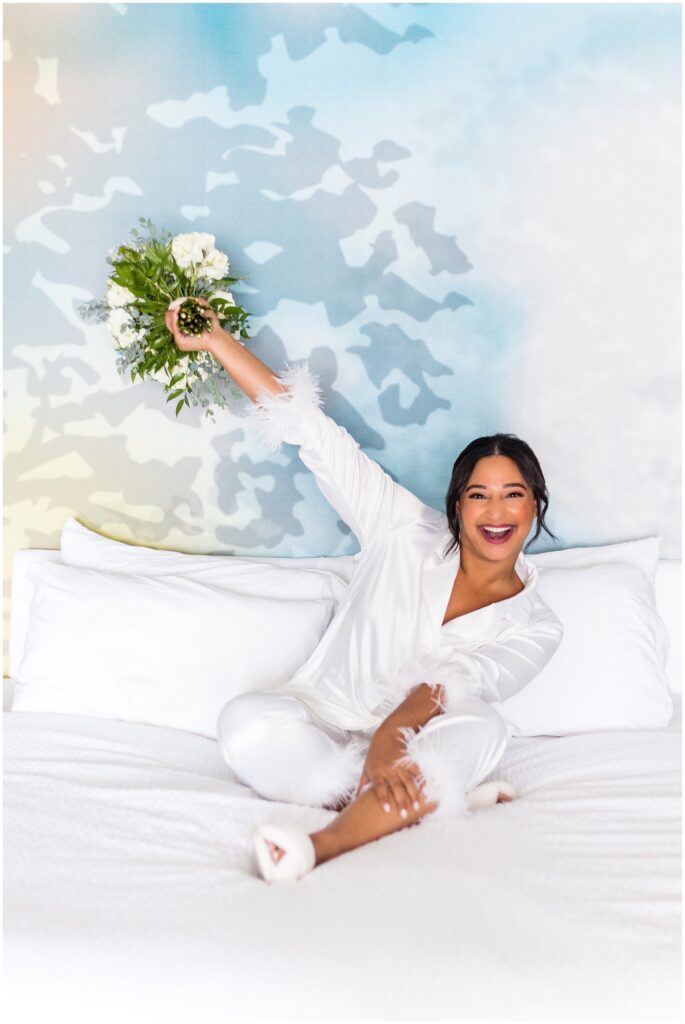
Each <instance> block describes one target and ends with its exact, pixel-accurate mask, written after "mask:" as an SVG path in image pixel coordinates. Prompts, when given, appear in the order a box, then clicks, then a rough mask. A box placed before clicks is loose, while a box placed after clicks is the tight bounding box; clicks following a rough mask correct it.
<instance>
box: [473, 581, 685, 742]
mask: <svg viewBox="0 0 685 1024" xmlns="http://www.w3.org/2000/svg"><path fill="white" fill-rule="evenodd" d="M538 587H539V592H540V596H541V597H542V598H543V600H544V601H545V602H546V603H547V604H548V605H549V607H550V608H551V609H552V611H553V612H555V614H556V615H558V617H559V618H560V619H561V621H562V623H563V625H564V635H563V638H562V641H561V644H560V645H559V647H558V648H557V650H556V651H555V653H554V657H553V658H552V659H551V661H550V662H549V663H548V664H547V665H546V666H545V667H544V668H543V669H542V671H541V672H540V673H539V674H538V675H537V676H536V677H535V678H534V679H533V680H532V682H530V683H528V685H527V686H525V687H524V689H523V690H521V691H520V692H519V693H517V694H516V696H514V697H510V698H509V699H508V700H506V701H496V702H495V701H493V707H494V708H495V709H496V710H497V711H499V713H500V714H501V715H502V717H503V718H504V719H505V720H506V722H507V723H508V727H509V728H508V731H509V734H510V735H511V736H566V735H569V734H571V733H579V732H598V731H603V730H607V729H661V728H664V727H665V726H667V725H668V724H669V722H670V720H671V717H672V715H673V700H672V697H671V692H670V688H669V683H668V679H667V676H666V669H665V665H666V658H667V655H668V648H669V639H668V631H667V629H666V625H665V623H664V622H663V620H662V619H661V618H660V616H659V615H658V614H657V612H656V608H655V603H654V589H653V587H652V586H651V584H650V582H649V580H648V579H647V577H646V576H645V574H644V572H642V570H641V569H638V568H637V566H635V565H628V564H627V563H625V562H616V563H614V564H606V565H589V566H587V567H585V568H571V569H563V568H559V569H540V570H539V576H538Z"/></svg>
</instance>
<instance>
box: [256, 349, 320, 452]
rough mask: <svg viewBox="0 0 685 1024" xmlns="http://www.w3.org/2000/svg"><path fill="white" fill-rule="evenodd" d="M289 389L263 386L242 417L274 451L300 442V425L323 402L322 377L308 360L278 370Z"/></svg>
mask: <svg viewBox="0 0 685 1024" xmlns="http://www.w3.org/2000/svg"><path fill="white" fill-rule="evenodd" d="M274 377H276V378H277V379H278V380H279V381H280V382H281V383H282V384H283V385H285V391H282V392H280V393H278V392H273V391H269V390H268V388H261V390H260V391H258V392H257V395H256V397H255V399H254V401H251V402H250V404H249V406H247V407H244V408H245V410H246V411H245V413H244V415H242V416H240V419H242V420H244V421H245V424H246V426H249V427H251V428H252V429H253V430H254V432H255V433H256V434H257V436H258V437H259V438H260V439H261V440H262V441H263V442H264V444H265V445H267V447H269V448H271V449H272V451H275V452H277V451H280V449H281V445H282V443H283V441H285V442H286V444H299V443H300V442H299V438H298V428H299V427H300V426H301V425H302V424H303V422H304V421H305V420H306V418H307V415H308V414H309V413H310V412H311V410H312V409H318V408H320V407H321V406H322V405H323V396H322V394H321V387H320V384H319V378H318V377H317V376H316V375H315V374H313V373H312V371H311V370H310V369H309V366H308V364H307V363H306V362H303V363H295V364H293V365H292V366H287V367H286V369H285V370H278V371H276V372H275V373H274Z"/></svg>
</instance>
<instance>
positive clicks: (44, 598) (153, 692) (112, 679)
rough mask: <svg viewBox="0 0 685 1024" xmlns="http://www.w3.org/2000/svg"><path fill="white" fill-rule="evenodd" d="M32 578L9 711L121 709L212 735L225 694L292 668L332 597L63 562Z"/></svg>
mask: <svg viewBox="0 0 685 1024" xmlns="http://www.w3.org/2000/svg"><path fill="white" fill-rule="evenodd" d="M28 578H29V579H30V580H31V582H32V583H33V585H34V588H35V591H34V596H33V599H32V601H31V605H30V608H29V620H28V629H27V634H26V644H25V648H24V654H23V657H22V659H21V662H20V664H19V670H18V674H17V675H18V680H19V683H18V684H17V686H16V687H15V695H14V703H13V708H12V710H13V711H46V712H63V713H67V714H77V715H78V714H82V715H92V716H95V717H100V718H115V719H121V720H125V721H131V722H142V723H148V724H151V725H163V726H170V727H172V728H176V729H186V730H188V731H190V732H197V733H201V734H202V735H205V736H209V737H212V738H214V739H216V736H217V733H216V722H217V718H218V716H219V713H220V711H221V709H222V707H223V706H224V704H225V703H226V701H228V700H230V699H231V698H232V697H234V696H236V695H237V694H239V693H242V692H244V691H245V690H251V689H269V688H271V687H273V686H275V685H276V684H278V683H280V682H281V681H285V680H286V679H288V678H290V676H292V675H293V674H294V673H295V672H296V670H297V669H298V668H299V667H300V666H301V665H302V664H303V663H304V662H305V661H306V660H307V658H308V657H309V655H310V654H311V653H312V651H313V650H314V648H315V647H316V645H317V644H318V642H319V640H320V638H321V636H322V635H323V633H324V632H325V630H326V628H327V627H328V624H329V622H330V620H331V617H332V613H333V606H334V603H333V601H332V600H326V599H323V598H317V599H314V600H299V599H291V600H283V599H281V598H279V599H273V598H268V597H263V596H253V595H246V594H237V593H232V592H231V591H229V590H225V589H220V588H218V587H211V586H207V585H205V584H202V583H197V582H196V581H194V580H190V579H187V578H185V577H182V576H166V577H164V578H152V577H146V576H139V575H136V574H132V575H125V574H122V573H108V572H100V571H98V570H94V569H81V568H76V567H74V566H69V565H63V564H59V563H56V562H47V563H40V564H37V565H35V566H32V567H31V569H29V571H28Z"/></svg>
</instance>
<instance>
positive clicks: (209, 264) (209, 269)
mask: <svg viewBox="0 0 685 1024" xmlns="http://www.w3.org/2000/svg"><path fill="white" fill-rule="evenodd" d="M197 273H198V277H204V278H207V279H208V280H209V281H219V280H221V278H222V277H226V274H227V273H228V256H227V255H226V254H225V253H223V252H219V250H218V249H212V251H211V252H209V253H208V254H207V256H205V258H204V260H203V262H202V265H201V266H200V267H199V268H198V272H197Z"/></svg>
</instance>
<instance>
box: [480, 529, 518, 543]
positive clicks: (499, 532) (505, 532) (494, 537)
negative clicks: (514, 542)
mask: <svg viewBox="0 0 685 1024" xmlns="http://www.w3.org/2000/svg"><path fill="white" fill-rule="evenodd" d="M478 529H479V530H480V532H481V533H482V534H483V536H484V537H485V539H486V540H487V541H489V543H490V544H504V542H505V541H507V540H509V538H510V537H511V535H512V533H513V532H514V527H513V526H505V527H494V526H493V527H486V526H479V527H478Z"/></svg>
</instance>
